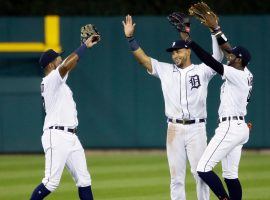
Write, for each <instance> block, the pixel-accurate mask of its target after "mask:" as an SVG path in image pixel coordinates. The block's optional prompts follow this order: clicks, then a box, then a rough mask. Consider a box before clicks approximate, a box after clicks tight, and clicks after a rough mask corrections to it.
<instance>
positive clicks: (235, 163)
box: [197, 120, 249, 179]
mask: <svg viewBox="0 0 270 200" xmlns="http://www.w3.org/2000/svg"><path fill="white" fill-rule="evenodd" d="M248 139H249V128H248V126H247V124H246V123H245V122H244V121H243V120H231V121H224V122H221V123H219V126H218V128H217V129H216V131H215V135H214V136H213V138H212V139H211V141H210V142H209V144H208V146H207V148H206V150H205V152H204V154H203V155H202V158H201V159H200V162H199V164H198V167H197V171H200V172H208V171H211V170H212V169H213V168H214V167H215V166H216V164H217V163H218V162H219V161H222V171H223V173H222V176H223V177H224V178H226V179H236V178H238V168H239V162H240V158H241V150H242V147H243V144H245V143H246V142H247V141H248Z"/></svg>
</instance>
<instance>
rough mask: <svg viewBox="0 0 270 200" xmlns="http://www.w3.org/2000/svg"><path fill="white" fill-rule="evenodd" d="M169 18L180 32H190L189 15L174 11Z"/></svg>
mask: <svg viewBox="0 0 270 200" xmlns="http://www.w3.org/2000/svg"><path fill="white" fill-rule="evenodd" d="M167 19H168V20H169V22H170V23H171V24H172V25H173V26H174V27H175V28H176V29H177V31H178V32H184V33H189V32H190V19H189V16H188V15H186V14H184V13H180V12H173V13H172V14H170V15H169V16H168V17H167Z"/></svg>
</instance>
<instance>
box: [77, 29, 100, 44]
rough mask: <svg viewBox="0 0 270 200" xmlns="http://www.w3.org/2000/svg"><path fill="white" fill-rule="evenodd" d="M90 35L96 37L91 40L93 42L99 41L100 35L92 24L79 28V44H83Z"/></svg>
mask: <svg viewBox="0 0 270 200" xmlns="http://www.w3.org/2000/svg"><path fill="white" fill-rule="evenodd" d="M92 35H97V37H96V38H93V42H94V41H97V40H99V38H100V33H99V32H98V30H97V28H96V27H95V25H93V24H86V25H85V26H82V27H81V43H82V44H83V43H85V41H86V40H87V39H88V38H89V37H91V36H92Z"/></svg>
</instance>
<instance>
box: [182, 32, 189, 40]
mask: <svg viewBox="0 0 270 200" xmlns="http://www.w3.org/2000/svg"><path fill="white" fill-rule="evenodd" d="M180 37H181V38H182V40H184V41H186V42H187V41H188V40H191V38H190V35H189V33H186V32H180Z"/></svg>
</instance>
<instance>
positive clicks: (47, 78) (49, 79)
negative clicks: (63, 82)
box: [42, 69, 59, 84]
mask: <svg viewBox="0 0 270 200" xmlns="http://www.w3.org/2000/svg"><path fill="white" fill-rule="evenodd" d="M58 76H59V71H58V69H54V70H52V71H51V72H50V73H49V74H48V75H47V76H45V77H43V79H42V83H43V84H46V83H48V82H53V81H54V80H55V79H57V78H58Z"/></svg>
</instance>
